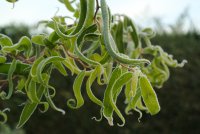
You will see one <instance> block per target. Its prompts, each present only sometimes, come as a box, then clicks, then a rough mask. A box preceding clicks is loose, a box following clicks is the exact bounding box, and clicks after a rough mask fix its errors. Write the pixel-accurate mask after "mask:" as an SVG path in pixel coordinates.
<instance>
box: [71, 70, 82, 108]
mask: <svg viewBox="0 0 200 134" xmlns="http://www.w3.org/2000/svg"><path fill="white" fill-rule="evenodd" d="M84 77H85V71H82V72H81V73H79V74H78V75H77V77H76V79H75V80H74V84H73V91H74V95H75V98H76V100H75V99H70V100H68V101H67V105H68V106H69V107H70V108H72V109H78V108H80V107H81V106H82V105H83V104H84V99H83V96H82V94H81V86H82V83H83V79H84ZM73 104H76V106H73Z"/></svg>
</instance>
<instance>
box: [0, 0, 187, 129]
mask: <svg viewBox="0 0 200 134" xmlns="http://www.w3.org/2000/svg"><path fill="white" fill-rule="evenodd" d="M7 1H8V0H7ZM59 1H60V2H61V3H62V4H64V5H65V6H66V8H67V9H68V10H69V11H70V12H72V13H74V18H75V20H76V21H74V23H73V24H72V25H67V24H66V22H65V20H66V19H69V17H66V16H64V17H63V16H54V17H53V18H52V20H50V21H41V22H40V23H45V24H46V26H47V27H50V28H52V29H53V32H51V33H50V34H39V35H34V36H32V37H31V38H29V37H26V36H23V37H22V38H21V39H20V40H19V42H18V43H16V44H13V42H12V40H11V39H10V37H8V36H6V35H3V34H0V46H1V50H0V74H1V75H2V76H3V77H2V78H5V79H2V80H0V84H1V92H0V97H1V99H2V100H3V101H5V100H9V99H10V98H11V97H12V96H13V95H14V94H13V93H20V94H23V95H24V96H25V97H26V98H27V101H26V102H25V103H24V108H23V110H22V113H21V115H20V119H19V122H18V125H17V128H20V127H22V126H23V125H24V124H25V123H26V122H27V121H28V119H29V118H30V117H31V115H32V114H33V113H34V111H35V110H36V108H37V107H38V106H39V105H42V106H43V107H44V109H43V110H41V112H42V113H44V112H46V111H47V110H48V108H49V107H51V108H52V109H54V110H56V111H58V112H61V113H62V114H65V111H64V110H63V109H61V108H58V107H57V106H56V105H55V104H54V102H53V97H54V96H55V94H56V87H53V86H51V83H49V79H50V78H51V74H52V70H58V71H59V72H60V73H61V74H62V75H64V76H66V77H67V73H68V72H69V71H70V72H71V74H72V75H76V79H75V80H74V83H73V92H74V97H75V99H69V100H68V102H67V105H68V107H70V108H72V109H78V108H80V107H81V106H83V104H84V98H83V96H82V93H81V87H82V83H83V80H84V79H85V80H86V88H85V89H86V92H87V95H88V97H89V98H90V100H91V101H92V102H93V103H95V104H96V105H98V106H99V107H100V119H97V118H96V117H94V119H95V120H96V121H100V120H101V119H102V117H105V118H106V119H107V120H108V123H109V125H111V126H112V125H114V124H113V113H116V114H117V115H118V117H119V118H120V119H121V121H122V123H118V126H123V125H124V124H125V119H124V116H123V115H122V113H121V111H120V110H119V109H118V107H117V98H118V96H119V95H120V94H122V90H124V94H125V98H126V99H125V105H126V108H125V113H126V114H130V112H131V110H135V111H137V112H139V113H140V114H141V116H140V117H139V119H140V118H141V117H142V113H141V110H143V111H146V112H147V113H150V114H151V115H155V114H157V113H158V112H159V111H160V105H159V102H158V99H157V95H156V93H155V91H154V89H153V86H154V87H157V88H161V87H162V86H163V83H164V82H165V81H167V80H168V78H169V75H170V72H169V67H174V68H175V67H183V66H184V64H185V63H186V61H185V60H183V61H182V62H181V63H178V61H177V60H174V59H173V56H172V55H169V54H168V53H166V52H164V51H163V49H162V48H161V47H160V46H157V45H152V44H151V41H150V39H151V38H153V37H154V36H155V32H154V31H153V30H152V29H150V28H145V29H143V30H138V29H137V27H136V26H135V24H134V23H133V21H132V20H131V19H130V18H129V17H128V16H126V15H120V14H115V15H112V14H111V12H110V9H109V7H108V6H107V3H106V1H105V0H101V1H100V3H99V1H98V0H96V1H95V0H80V1H79V4H78V6H77V7H76V8H75V7H74V4H73V3H74V2H75V1H68V0H59ZM9 2H11V3H15V0H12V1H9ZM95 5H96V6H95ZM15 80H17V82H14V81H15ZM95 81H97V83H98V84H99V85H106V89H105V91H104V96H103V100H101V99H99V98H97V97H96V96H95V95H94V93H93V91H92V89H91V86H92V84H93V83H94V82H95ZM7 84H8V89H7V88H4V86H5V85H7ZM8 110H9V108H5V109H4V110H2V111H0V115H2V116H3V118H4V120H3V121H2V122H1V123H5V122H6V120H7V115H6V111H8Z"/></svg>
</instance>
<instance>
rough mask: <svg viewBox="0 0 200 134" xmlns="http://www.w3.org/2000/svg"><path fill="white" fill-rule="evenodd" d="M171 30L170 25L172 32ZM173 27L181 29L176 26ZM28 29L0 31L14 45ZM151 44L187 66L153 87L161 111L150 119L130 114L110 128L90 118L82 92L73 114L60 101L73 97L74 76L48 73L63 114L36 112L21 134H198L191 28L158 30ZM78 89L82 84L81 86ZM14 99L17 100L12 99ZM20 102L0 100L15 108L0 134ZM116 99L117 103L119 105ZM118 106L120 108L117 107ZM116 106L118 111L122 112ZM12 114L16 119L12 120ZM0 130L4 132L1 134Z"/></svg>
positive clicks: (198, 49) (199, 52) (197, 37)
mask: <svg viewBox="0 0 200 134" xmlns="http://www.w3.org/2000/svg"><path fill="white" fill-rule="evenodd" d="M174 28H175V27H173V29H174ZM179 29H181V28H180V27H179ZM29 30H30V29H29V28H28V27H26V26H25V27H24V26H15V25H11V26H7V27H4V28H0V33H4V34H7V35H8V36H10V37H12V38H13V40H14V41H17V40H18V39H19V37H21V36H22V35H28V36H30V35H29V33H30V31H29ZM153 44H160V45H161V46H162V47H163V48H164V50H165V51H167V52H169V53H171V54H173V55H174V57H175V58H177V59H179V60H180V61H181V60H183V59H180V57H183V58H184V59H187V60H188V64H186V66H185V67H184V68H181V69H176V71H175V70H171V71H172V73H171V77H170V79H169V81H168V82H166V84H165V85H164V87H163V88H162V89H156V92H157V93H158V98H159V101H160V104H161V112H160V113H159V114H158V115H157V116H155V117H151V116H149V115H147V114H144V116H143V118H142V119H141V122H137V118H138V116H139V115H138V113H134V115H135V116H126V118H127V119H126V120H127V123H126V125H125V126H124V127H123V128H120V127H117V126H114V127H110V126H109V125H108V124H107V122H106V120H104V121H103V122H101V123H99V122H96V121H94V120H92V119H90V117H91V118H92V117H93V116H98V115H99V109H98V107H97V106H96V105H94V104H93V103H91V102H90V101H89V99H87V97H86V94H85V92H84V91H85V90H84V89H83V90H82V91H83V95H85V98H86V101H85V105H84V107H82V108H80V109H79V110H71V109H69V108H68V107H67V105H66V104H64V103H63V102H67V99H69V98H71V97H73V93H72V81H73V80H74V77H63V76H61V75H60V74H59V73H58V72H54V73H53V75H54V76H53V77H52V78H55V79H52V80H51V82H52V84H53V85H55V86H56V87H58V90H57V91H58V93H57V96H62V97H59V98H58V97H56V98H55V103H56V104H57V105H58V106H59V107H62V108H65V110H66V115H65V116H63V115H61V114H60V113H58V112H55V111H53V110H49V111H48V112H47V113H45V114H40V112H39V111H38V112H36V113H34V115H33V116H32V118H31V119H30V121H29V122H28V123H27V124H26V126H25V127H24V130H25V131H26V133H27V134H36V133H37V134H45V133H46V132H48V134H64V133H70V134H72V133H73V134H83V133H87V134H93V133H95V134H111V133H115V134H132V133H137V134H143V133H148V134H161V133H162V134H169V133H170V134H189V133H192V134H198V133H200V127H199V123H200V116H199V114H200V104H199V101H200V97H199V96H200V89H199V87H200V82H199V80H200V70H199V68H200V62H199V59H200V34H199V33H198V32H197V31H196V30H195V31H194V30H193V31H190V32H187V33H183V32H181V33H180V32H172V33H166V32H163V33H162V34H160V35H157V36H156V38H154V39H153ZM83 87H84V86H83ZM104 89H105V87H102V88H101V89H99V88H98V89H97V86H96V85H93V90H95V93H96V95H97V96H98V97H100V96H102V94H103V90H104ZM16 98H17V99H16ZM23 99H24V98H23V97H21V99H19V96H18V97H13V98H12V101H9V102H7V103H4V104H2V103H1V102H0V108H1V107H2V106H3V107H11V109H15V110H13V111H11V112H9V113H8V117H9V119H8V124H9V126H10V127H11V128H8V127H7V126H4V127H3V126H1V127H0V134H1V133H2V134H14V133H11V130H12V128H14V127H15V125H16V122H13V121H17V120H18V117H19V114H20V112H21V110H22V107H20V106H19V107H14V106H16V104H18V105H20V103H21V102H23V101H22V100H23ZM120 100H121V101H120ZM120 100H119V103H121V104H122V103H123V100H124V98H123V97H121V99H120ZM119 105H120V104H119ZM122 106H123V105H121V107H119V108H120V109H122ZM16 115H17V116H16ZM3 129H7V130H9V131H10V132H8V133H6V132H5V131H4V130H3Z"/></svg>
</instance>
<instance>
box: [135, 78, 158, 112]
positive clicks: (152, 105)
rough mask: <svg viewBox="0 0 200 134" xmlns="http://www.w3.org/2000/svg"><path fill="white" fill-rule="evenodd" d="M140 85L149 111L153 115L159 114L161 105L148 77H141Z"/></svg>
mask: <svg viewBox="0 0 200 134" xmlns="http://www.w3.org/2000/svg"><path fill="white" fill-rule="evenodd" d="M139 85H140V89H141V95H142V99H143V101H144V103H145V105H146V107H147V108H148V111H149V112H150V114H151V115H155V114H157V113H158V112H159V111H160V105H159V102H158V99H157V95H156V93H155V91H154V90H153V88H152V86H151V84H150V82H149V80H148V79H147V77H146V76H140V78H139Z"/></svg>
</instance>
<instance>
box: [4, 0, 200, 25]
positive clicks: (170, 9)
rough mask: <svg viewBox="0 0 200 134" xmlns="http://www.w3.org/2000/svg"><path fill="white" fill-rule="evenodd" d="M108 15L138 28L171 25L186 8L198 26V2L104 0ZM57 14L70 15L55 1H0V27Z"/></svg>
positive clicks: (199, 23)
mask: <svg viewBox="0 0 200 134" xmlns="http://www.w3.org/2000/svg"><path fill="white" fill-rule="evenodd" d="M107 3H108V5H109V7H110V8H111V11H112V13H120V14H126V15H128V16H130V17H131V18H132V19H133V20H134V21H135V22H136V23H139V24H140V25H142V26H144V27H145V26H148V25H151V23H152V22H151V20H152V18H154V17H156V18H161V19H162V22H163V23H164V24H167V25H168V24H174V23H175V21H176V19H177V18H178V16H179V15H180V14H181V13H182V12H183V11H184V10H185V9H188V13H189V16H190V18H191V20H192V21H193V22H194V24H195V25H196V26H197V27H200V26H199V25H200V17H199V13H200V0H107ZM58 8H59V12H58V13H57V15H63V16H66V15H68V16H70V15H72V14H71V13H69V12H68V11H67V10H66V8H65V6H64V5H62V4H60V3H59V2H58V1H57V0H19V1H18V2H17V3H16V4H15V8H14V9H12V4H10V3H8V2H6V0H0V26H3V25H5V24H7V23H10V22H16V23H20V22H23V23H26V24H35V23H36V22H38V21H40V20H50V19H51V17H53V16H54V14H55V12H56V11H57V9H58Z"/></svg>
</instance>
